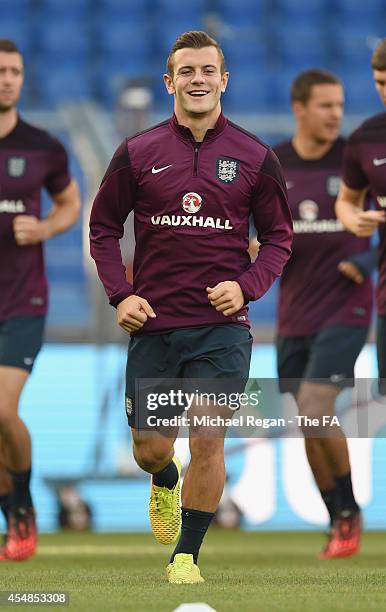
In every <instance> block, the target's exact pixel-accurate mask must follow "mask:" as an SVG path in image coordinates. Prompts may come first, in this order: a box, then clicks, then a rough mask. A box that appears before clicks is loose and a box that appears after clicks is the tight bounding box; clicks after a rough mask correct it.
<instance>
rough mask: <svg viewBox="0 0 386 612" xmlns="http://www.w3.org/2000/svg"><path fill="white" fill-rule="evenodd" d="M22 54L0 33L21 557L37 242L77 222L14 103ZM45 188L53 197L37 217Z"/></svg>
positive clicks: (4, 347) (14, 551)
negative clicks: (22, 404) (23, 407)
mask: <svg viewBox="0 0 386 612" xmlns="http://www.w3.org/2000/svg"><path fill="white" fill-rule="evenodd" d="M22 85H23V59H22V57H21V55H20V53H19V51H18V49H17V47H16V46H15V45H14V43H13V42H11V41H8V40H4V39H2V40H0V257H1V260H2V265H1V267H0V388H1V396H0V438H1V461H2V464H3V466H2V467H1V469H0V504H1V508H2V511H3V513H4V516H5V518H6V520H7V524H8V534H7V538H6V542H5V545H4V546H3V547H2V549H1V551H0V558H1V559H2V560H17V561H21V560H24V559H27V558H28V557H30V556H31V555H32V554H33V553H34V552H35V549H36V543H37V535H36V526H35V514H34V510H33V505H32V499H31V494H30V489H29V481H30V474H31V439H30V435H29V432H28V430H27V428H26V426H25V424H24V423H23V421H22V420H21V419H20V418H19V416H18V404H19V398H20V394H21V392H22V390H23V387H24V384H25V382H26V380H27V378H28V376H29V374H30V372H31V370H32V367H33V363H34V360H35V358H36V356H37V354H38V352H39V349H40V347H41V344H42V338H43V329H44V319H45V314H46V312H47V282H46V276H45V271H44V263H43V248H42V243H43V242H44V240H47V239H48V238H50V237H51V236H54V235H55V234H58V233H59V232H62V231H64V230H66V229H67V228H68V227H70V226H71V225H72V224H73V223H75V221H76V219H77V217H78V214H79V206H80V203H79V195H78V188H77V186H76V184H75V183H74V181H72V180H71V177H70V175H69V173H68V160H67V154H66V152H65V150H64V148H63V146H62V145H61V144H60V142H58V141H57V140H56V139H55V138H53V137H52V136H50V135H49V134H48V133H47V132H44V131H43V130H40V129H38V128H35V127H33V126H31V125H29V124H27V123H25V122H24V121H23V120H22V119H20V117H19V116H18V114H17V110H16V105H17V102H18V99H19V95H20V91H21V88H22ZM43 187H45V188H46V189H47V190H48V192H49V193H50V195H51V197H52V200H53V207H52V209H51V211H50V214H49V216H48V217H47V218H46V219H41V218H40V196H41V190H42V188H43Z"/></svg>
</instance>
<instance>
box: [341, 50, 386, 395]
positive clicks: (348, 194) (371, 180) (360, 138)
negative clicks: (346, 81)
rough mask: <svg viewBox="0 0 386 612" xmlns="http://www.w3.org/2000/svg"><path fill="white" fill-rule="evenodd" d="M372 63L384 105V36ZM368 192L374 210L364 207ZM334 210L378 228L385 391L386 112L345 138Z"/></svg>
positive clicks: (351, 224)
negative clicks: (373, 200) (373, 201)
mask: <svg viewBox="0 0 386 612" xmlns="http://www.w3.org/2000/svg"><path fill="white" fill-rule="evenodd" d="M371 66H372V69H373V78H374V82H375V88H376V90H377V92H378V94H379V97H380V99H381V102H383V104H384V105H385V106H386V38H384V39H383V40H382V41H381V42H380V43H379V45H378V46H377V48H376V49H375V51H374V53H373V56H372V58H371ZM368 192H369V193H371V195H372V196H373V198H374V199H375V202H376V210H363V201H364V198H365V195H366V193H368ZM336 212H337V215H338V217H339V219H340V220H341V221H342V223H343V224H344V225H345V227H346V228H347V229H348V230H349V231H350V232H352V233H353V234H355V235H356V236H359V237H365V238H367V237H369V236H371V235H372V234H373V233H374V232H375V231H376V230H378V231H379V237H380V248H379V262H378V268H379V277H378V286H377V310H378V328H377V355H378V369H379V391H380V393H381V394H382V395H386V112H383V113H380V114H378V115H375V116H374V117H371V118H370V119H367V120H366V121H365V122H364V123H362V125H361V126H359V128H358V129H357V130H355V132H353V134H351V136H350V138H349V139H348V143H347V148H346V151H345V156H344V162H343V182H342V185H341V188H340V192H339V197H338V200H337V203H336Z"/></svg>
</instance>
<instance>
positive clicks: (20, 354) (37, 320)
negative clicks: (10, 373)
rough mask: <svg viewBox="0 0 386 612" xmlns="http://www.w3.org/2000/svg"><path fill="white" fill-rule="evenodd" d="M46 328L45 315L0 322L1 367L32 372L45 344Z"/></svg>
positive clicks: (13, 318) (19, 317)
mask: <svg viewBox="0 0 386 612" xmlns="http://www.w3.org/2000/svg"><path fill="white" fill-rule="evenodd" d="M44 327H45V317H44V316H43V315H26V316H17V317H10V318H9V319H7V320H6V321H0V365H2V366H10V367H14V368H21V369H22V370H27V371H28V372H31V371H32V368H33V365H34V362H35V359H36V357H37V355H38V353H39V351H40V349H41V347H42V344H43V336H44Z"/></svg>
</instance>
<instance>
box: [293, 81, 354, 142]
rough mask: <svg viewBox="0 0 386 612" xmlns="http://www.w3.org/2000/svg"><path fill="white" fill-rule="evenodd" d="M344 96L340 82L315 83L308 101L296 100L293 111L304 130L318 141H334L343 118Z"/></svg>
mask: <svg viewBox="0 0 386 612" xmlns="http://www.w3.org/2000/svg"><path fill="white" fill-rule="evenodd" d="M343 105H344V96H343V88H342V86H341V85H339V84H332V83H331V84H324V83H323V84H320V85H313V86H312V89H311V93H310V97H309V98H308V100H307V102H299V101H296V102H294V103H293V111H294V113H295V116H296V119H297V122H298V125H299V127H300V128H301V130H302V132H303V133H304V134H305V135H307V136H308V137H309V138H311V139H313V140H314V141H315V142H317V143H320V144H322V143H328V142H334V140H336V138H337V137H338V135H339V131H340V126H341V123H342V118H343Z"/></svg>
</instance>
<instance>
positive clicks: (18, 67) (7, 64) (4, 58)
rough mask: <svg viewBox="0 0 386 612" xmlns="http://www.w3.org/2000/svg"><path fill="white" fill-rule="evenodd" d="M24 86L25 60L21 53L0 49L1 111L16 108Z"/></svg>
mask: <svg viewBox="0 0 386 612" xmlns="http://www.w3.org/2000/svg"><path fill="white" fill-rule="evenodd" d="M22 86H23V60H22V57H21V55H20V54H19V53H8V52H5V51H0V113H4V112H7V111H9V110H11V109H12V108H14V107H15V106H16V104H17V102H18V100H19V97H20V92H21V88H22Z"/></svg>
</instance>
